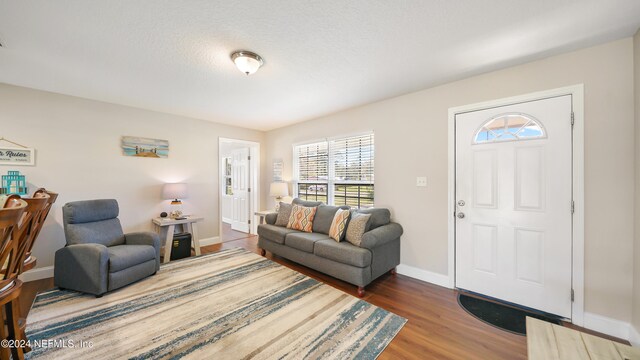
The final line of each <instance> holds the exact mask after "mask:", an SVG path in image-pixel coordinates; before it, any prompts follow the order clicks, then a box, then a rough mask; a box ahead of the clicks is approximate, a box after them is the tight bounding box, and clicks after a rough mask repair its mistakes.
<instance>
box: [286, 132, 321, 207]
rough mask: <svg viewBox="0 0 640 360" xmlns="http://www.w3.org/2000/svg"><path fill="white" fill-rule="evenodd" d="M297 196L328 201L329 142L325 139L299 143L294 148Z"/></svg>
mask: <svg viewBox="0 0 640 360" xmlns="http://www.w3.org/2000/svg"><path fill="white" fill-rule="evenodd" d="M294 157H296V165H297V181H298V197H299V198H301V199H304V200H313V201H322V202H323V203H325V204H327V203H328V200H329V198H328V194H327V189H328V185H329V184H328V180H329V144H328V143H327V142H326V141H322V142H317V143H313V144H306V145H299V146H296V147H295V149H294Z"/></svg>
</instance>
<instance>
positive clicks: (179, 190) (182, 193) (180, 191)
mask: <svg viewBox="0 0 640 360" xmlns="http://www.w3.org/2000/svg"><path fill="white" fill-rule="evenodd" d="M187 196H188V194H187V184H183V183H173V184H164V186H163V187H162V198H163V199H168V200H171V212H170V213H169V216H170V217H171V218H172V219H175V218H179V217H182V201H181V200H180V199H186V198H187Z"/></svg>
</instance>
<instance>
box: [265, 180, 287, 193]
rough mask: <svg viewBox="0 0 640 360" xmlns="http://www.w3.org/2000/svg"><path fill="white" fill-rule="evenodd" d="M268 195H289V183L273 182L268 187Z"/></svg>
mask: <svg viewBox="0 0 640 360" xmlns="http://www.w3.org/2000/svg"><path fill="white" fill-rule="evenodd" d="M269 195H270V196H275V197H285V196H289V184H287V183H286V182H273V183H271V187H270V188H269Z"/></svg>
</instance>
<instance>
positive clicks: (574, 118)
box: [571, 111, 576, 128]
mask: <svg viewBox="0 0 640 360" xmlns="http://www.w3.org/2000/svg"><path fill="white" fill-rule="evenodd" d="M575 123H576V116H575V115H574V113H573V111H572V112H571V128H573V125H574V124H575Z"/></svg>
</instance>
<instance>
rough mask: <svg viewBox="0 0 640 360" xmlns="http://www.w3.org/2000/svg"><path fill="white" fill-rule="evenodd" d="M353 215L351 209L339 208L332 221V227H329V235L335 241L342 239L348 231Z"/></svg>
mask: <svg viewBox="0 0 640 360" xmlns="http://www.w3.org/2000/svg"><path fill="white" fill-rule="evenodd" d="M350 217H351V211H349V210H346V209H338V211H337V212H336V215H335V216H334V217H333V221H332V222H331V229H329V237H330V238H332V239H333V240H335V241H342V239H344V235H345V233H346V231H347V224H349V218H350Z"/></svg>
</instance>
